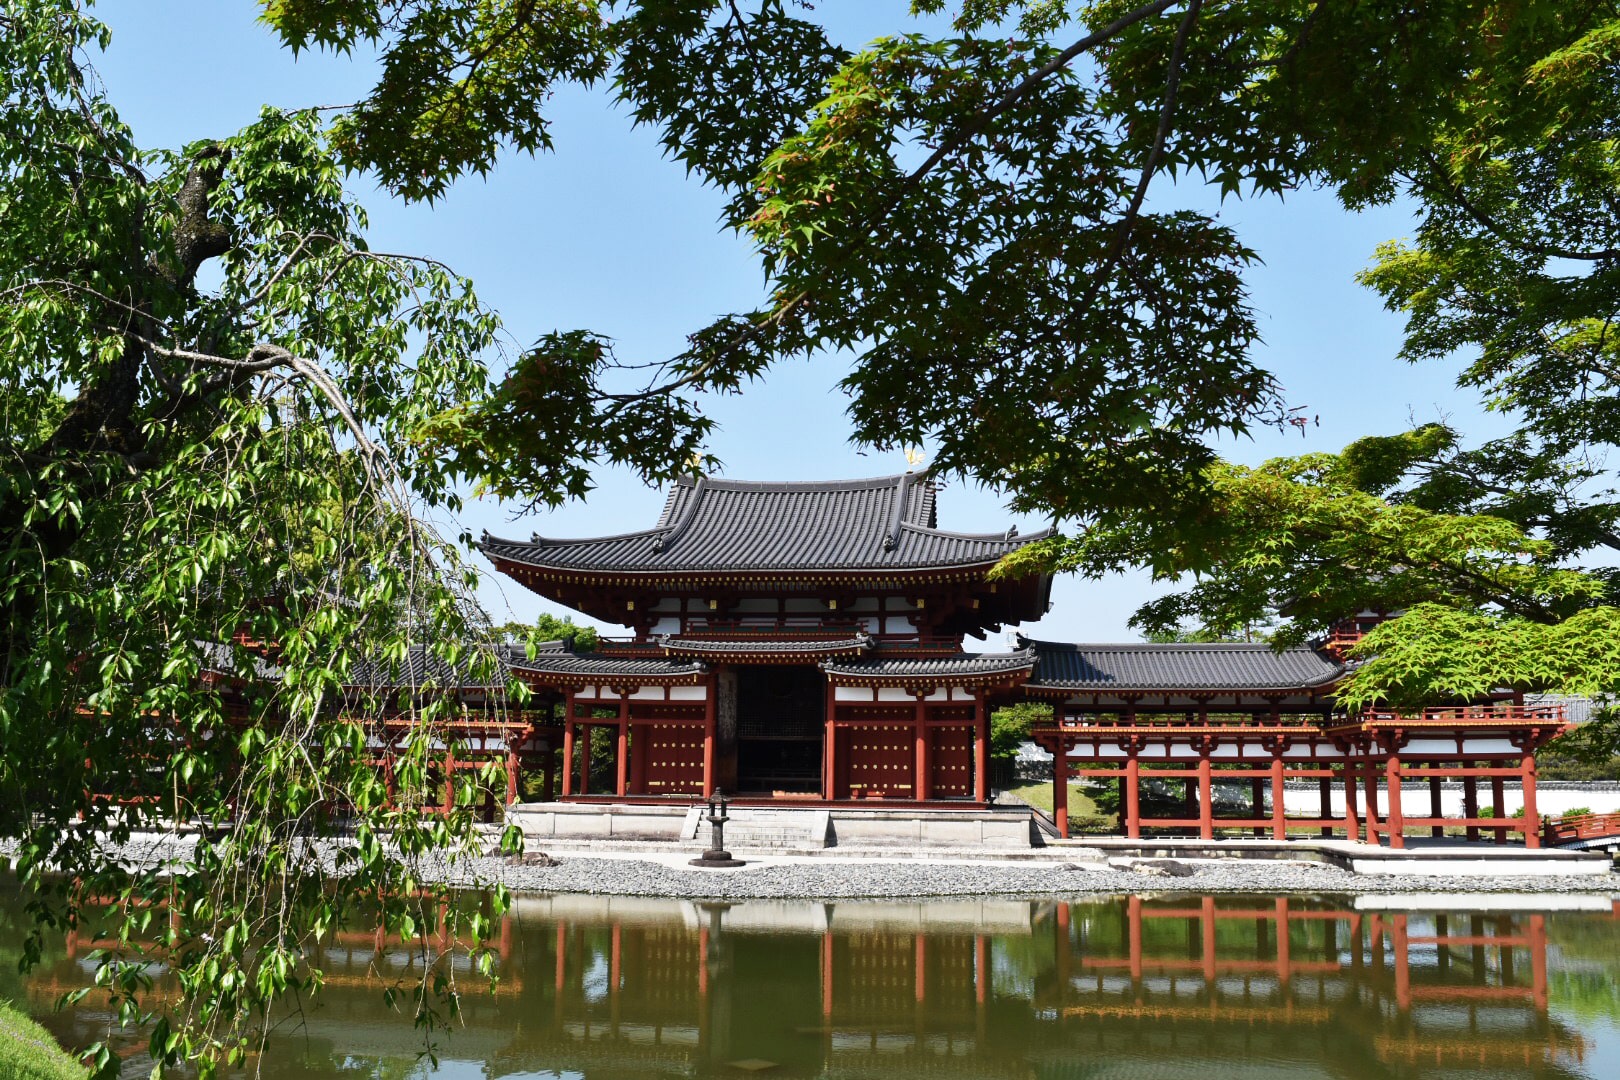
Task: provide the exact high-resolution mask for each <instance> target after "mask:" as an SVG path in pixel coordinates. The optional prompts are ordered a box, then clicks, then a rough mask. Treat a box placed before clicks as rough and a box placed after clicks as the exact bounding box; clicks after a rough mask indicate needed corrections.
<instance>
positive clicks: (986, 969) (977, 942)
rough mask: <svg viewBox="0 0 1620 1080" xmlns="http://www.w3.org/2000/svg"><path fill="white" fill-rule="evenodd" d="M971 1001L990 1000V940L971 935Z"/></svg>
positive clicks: (981, 935)
mask: <svg viewBox="0 0 1620 1080" xmlns="http://www.w3.org/2000/svg"><path fill="white" fill-rule="evenodd" d="M973 1000H974V1001H976V1002H978V1003H979V1004H980V1005H983V1004H984V1003H985V1002H986V1001H989V1000H990V939H989V938H987V937H985V936H984V935H983V934H974V935H973Z"/></svg>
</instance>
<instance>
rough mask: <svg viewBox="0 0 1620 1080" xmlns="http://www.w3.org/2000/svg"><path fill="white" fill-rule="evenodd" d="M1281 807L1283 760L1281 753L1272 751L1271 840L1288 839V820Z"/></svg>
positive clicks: (1284, 808) (1283, 808) (1285, 808)
mask: <svg viewBox="0 0 1620 1080" xmlns="http://www.w3.org/2000/svg"><path fill="white" fill-rule="evenodd" d="M1286 810H1287V807H1285V806H1284V805H1283V759H1282V751H1281V750H1274V751H1272V754H1271V838H1272V839H1273V840H1286V839H1288V818H1287V816H1286V813H1285V811H1286Z"/></svg>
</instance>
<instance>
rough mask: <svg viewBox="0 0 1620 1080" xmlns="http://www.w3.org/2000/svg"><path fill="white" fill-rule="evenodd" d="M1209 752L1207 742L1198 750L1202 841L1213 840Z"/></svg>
mask: <svg viewBox="0 0 1620 1080" xmlns="http://www.w3.org/2000/svg"><path fill="white" fill-rule="evenodd" d="M1209 751H1210V746H1209V744H1208V743H1207V742H1206V743H1204V744H1203V745H1202V746H1200V747H1199V750H1198V835H1199V837H1200V838H1201V839H1204V840H1213V839H1215V800H1214V793H1215V785H1214V782H1213V780H1212V778H1211V776H1210V771H1209ZM1211 925H1213V923H1212V924H1211Z"/></svg>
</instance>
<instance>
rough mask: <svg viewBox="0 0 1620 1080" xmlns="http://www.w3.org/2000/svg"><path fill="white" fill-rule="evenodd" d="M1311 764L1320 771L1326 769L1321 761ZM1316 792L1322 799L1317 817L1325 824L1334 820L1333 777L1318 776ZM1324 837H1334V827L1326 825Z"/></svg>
mask: <svg viewBox="0 0 1620 1080" xmlns="http://www.w3.org/2000/svg"><path fill="white" fill-rule="evenodd" d="M1311 764H1312V765H1314V766H1316V767H1317V768H1318V769H1321V768H1324V765H1323V764H1322V762H1320V761H1313V762H1312V763H1311ZM1316 790H1317V792H1318V795H1319V798H1320V802H1319V804H1318V805H1319V809H1318V811H1317V815H1316V816H1317V817H1319V818H1321V819H1322V821H1323V822H1328V821H1332V820H1333V777H1331V776H1318V777H1317V778H1316ZM1322 835H1323V836H1332V835H1333V826H1332V825H1327V824H1324V825H1323V826H1322Z"/></svg>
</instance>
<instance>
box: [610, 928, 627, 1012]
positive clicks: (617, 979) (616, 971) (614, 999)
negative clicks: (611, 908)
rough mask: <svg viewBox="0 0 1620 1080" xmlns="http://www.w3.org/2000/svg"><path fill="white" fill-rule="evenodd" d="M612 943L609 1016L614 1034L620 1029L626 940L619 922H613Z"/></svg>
mask: <svg viewBox="0 0 1620 1080" xmlns="http://www.w3.org/2000/svg"><path fill="white" fill-rule="evenodd" d="M612 933H613V936H612V939H611V940H612V945H611V946H610V950H609V952H608V1000H609V1003H610V1004H609V1018H610V1021H611V1023H612V1024H613V1032H614V1034H618V1031H619V990H620V984H621V983H622V982H623V981H624V963H623V956H624V941H623V933H624V931H623V929H622V928H621V927H620V925H619V924H618V923H614V924H613V932H612Z"/></svg>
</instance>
